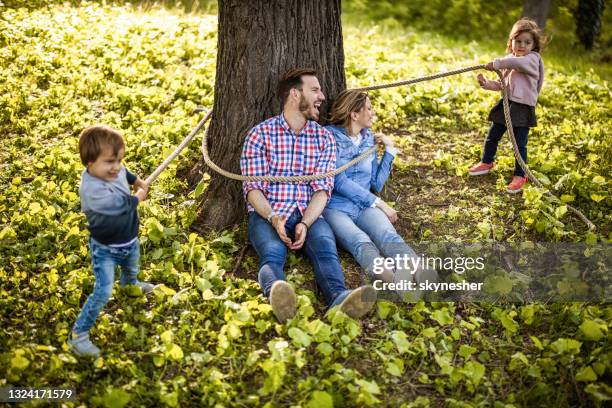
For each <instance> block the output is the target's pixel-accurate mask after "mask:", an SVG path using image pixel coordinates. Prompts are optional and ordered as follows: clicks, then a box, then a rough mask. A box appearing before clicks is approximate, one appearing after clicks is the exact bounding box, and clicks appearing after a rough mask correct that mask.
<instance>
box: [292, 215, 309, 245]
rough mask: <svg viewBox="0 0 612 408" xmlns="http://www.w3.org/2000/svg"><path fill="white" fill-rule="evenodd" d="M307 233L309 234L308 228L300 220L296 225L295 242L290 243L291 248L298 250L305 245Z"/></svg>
mask: <svg viewBox="0 0 612 408" xmlns="http://www.w3.org/2000/svg"><path fill="white" fill-rule="evenodd" d="M306 235H308V228H306V225H304V222H303V221H302V222H300V223H299V224H297V225H296V226H295V242H294V243H293V244H291V245H289V248H291V249H293V250H295V251H297V250H298V249H300V248H301V247H302V246H303V245H304V241H306Z"/></svg>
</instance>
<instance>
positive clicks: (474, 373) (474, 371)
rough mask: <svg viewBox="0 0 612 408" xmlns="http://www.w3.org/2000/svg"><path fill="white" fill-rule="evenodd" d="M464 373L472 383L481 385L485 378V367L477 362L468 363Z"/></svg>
mask: <svg viewBox="0 0 612 408" xmlns="http://www.w3.org/2000/svg"><path fill="white" fill-rule="evenodd" d="M463 373H464V374H465V375H466V377H468V378H469V379H470V381H472V382H473V383H474V384H475V385H478V384H480V380H481V379H482V377H484V374H485V366H484V365H482V364H480V363H479V362H477V361H468V362H467V363H465V366H464V367H463Z"/></svg>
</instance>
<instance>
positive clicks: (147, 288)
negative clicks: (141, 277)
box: [136, 281, 156, 295]
mask: <svg viewBox="0 0 612 408" xmlns="http://www.w3.org/2000/svg"><path fill="white" fill-rule="evenodd" d="M136 286H138V287H139V288H140V289H142V294H143V295H146V294H147V293H151V292H153V289H155V286H156V285H154V284H152V283H149V282H140V281H138V282H137V283H136Z"/></svg>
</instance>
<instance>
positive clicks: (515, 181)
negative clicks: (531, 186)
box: [508, 176, 528, 194]
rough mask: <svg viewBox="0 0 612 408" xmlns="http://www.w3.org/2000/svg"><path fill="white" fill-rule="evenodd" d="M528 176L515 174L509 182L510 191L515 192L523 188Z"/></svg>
mask: <svg viewBox="0 0 612 408" xmlns="http://www.w3.org/2000/svg"><path fill="white" fill-rule="evenodd" d="M527 180H528V179H527V177H520V176H514V177H512V181H511V182H510V184H508V192H509V193H512V194H515V193H518V192H520V191H522V190H523V186H524V185H525V183H527Z"/></svg>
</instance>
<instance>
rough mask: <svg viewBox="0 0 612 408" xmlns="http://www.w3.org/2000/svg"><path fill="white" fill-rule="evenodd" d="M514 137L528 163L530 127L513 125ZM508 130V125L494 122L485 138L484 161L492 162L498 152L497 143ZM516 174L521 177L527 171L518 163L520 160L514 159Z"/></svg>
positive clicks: (522, 157)
mask: <svg viewBox="0 0 612 408" xmlns="http://www.w3.org/2000/svg"><path fill="white" fill-rule="evenodd" d="M512 129H513V130H514V137H515V138H516V144H517V145H518V148H519V153H520V155H521V159H523V161H524V162H525V163H527V141H528V140H529V128H528V127H513V128H512ZM505 131H506V126H505V125H501V124H499V123H493V124H492V125H491V127H490V128H489V133H488V134H487V138H486V140H485V145H484V152H483V154H482V162H483V163H487V164H491V163H493V161H494V160H495V153H497V144H498V143H499V141H500V139H501V137H502V136H503V134H504V132H505ZM514 175H515V176H519V177H525V172H524V171H523V169H522V167H521V166H520V165H519V164H518V161H516V160H514Z"/></svg>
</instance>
